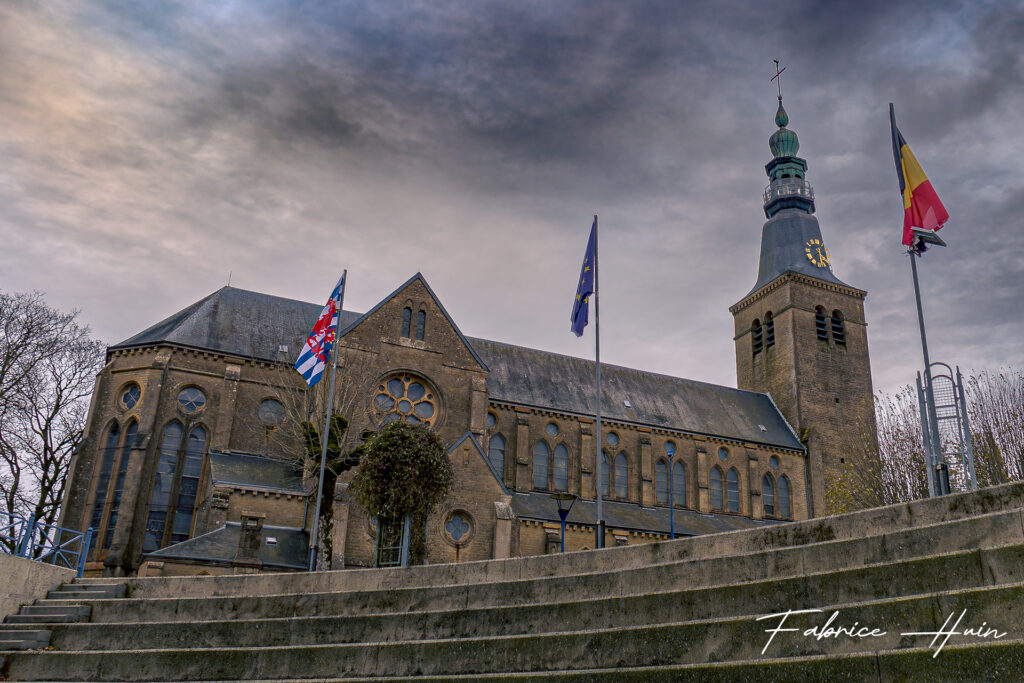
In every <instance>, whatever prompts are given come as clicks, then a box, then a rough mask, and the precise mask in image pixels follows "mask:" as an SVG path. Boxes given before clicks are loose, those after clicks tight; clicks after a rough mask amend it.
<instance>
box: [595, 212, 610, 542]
mask: <svg viewBox="0 0 1024 683" xmlns="http://www.w3.org/2000/svg"><path fill="white" fill-rule="evenodd" d="M598 242H599V240H598V239H597V216H596V215H595V216H594V392H595V393H596V394H597V433H596V434H595V436H594V442H595V443H596V444H597V446H596V457H597V467H596V468H595V469H596V471H597V482H596V486H595V489H596V490H597V528H596V529H595V530H594V534H595V539H594V547H595V548H603V547H604V512H603V510H602V506H601V482H602V481H603V480H602V479H601V442H602V440H603V439H602V433H601V299H600V297H599V296H598V272H597V264H598V258H597V245H598ZM605 476H607V475H605Z"/></svg>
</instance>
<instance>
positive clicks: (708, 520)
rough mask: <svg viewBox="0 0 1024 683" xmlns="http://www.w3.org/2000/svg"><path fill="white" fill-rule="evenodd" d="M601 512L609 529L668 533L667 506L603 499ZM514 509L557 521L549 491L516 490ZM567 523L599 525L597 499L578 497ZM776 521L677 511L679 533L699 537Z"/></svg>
mask: <svg viewBox="0 0 1024 683" xmlns="http://www.w3.org/2000/svg"><path fill="white" fill-rule="evenodd" d="M602 504H603V506H604V508H603V510H602V515H603V516H604V520H605V524H606V525H607V526H608V527H609V528H616V529H629V530H630V531H646V532H654V533H662V534H668V532H669V524H668V508H667V507H643V506H640V505H637V504H636V503H624V502H619V501H614V500H605V501H602ZM512 511H513V512H515V514H516V517H518V518H520V519H532V520H536V521H540V522H558V521H560V520H559V518H558V506H557V505H556V504H555V501H553V500H551V494H550V493H538V492H518V491H517V492H516V493H513V494H512ZM566 523H567V524H581V525H587V526H595V525H596V524H597V502H596V501H593V500H577V501H576V502H575V503H573V506H572V510H570V511H569V516H568V518H566ZM778 523H779V522H777V521H774V520H753V519H750V518H749V517H740V516H738V515H716V514H704V513H702V512H697V511H695V510H678V509H677V510H676V511H675V532H676V536H700V535H702V534H714V533H718V532H720V531H734V530H736V529H751V528H754V527H758V526H765V525H768V524H778Z"/></svg>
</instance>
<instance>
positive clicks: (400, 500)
mask: <svg viewBox="0 0 1024 683" xmlns="http://www.w3.org/2000/svg"><path fill="white" fill-rule="evenodd" d="M454 478H455V475H454V473H453V471H452V466H451V463H450V462H449V461H448V457H447V456H446V455H445V452H444V444H442V443H441V440H440V439H439V438H438V437H437V435H436V434H434V433H433V432H431V431H429V430H428V429H426V428H425V427H423V426H421V425H412V424H408V423H405V422H389V423H388V424H385V425H383V426H382V427H381V428H380V430H379V431H377V432H376V433H374V434H371V435H370V436H369V437H368V438H367V439H366V441H365V442H364V443H363V445H362V459H361V462H360V464H359V470H358V471H357V472H356V474H355V476H354V477H353V479H352V483H351V490H352V492H353V493H354V495H355V497H356V500H357V501H358V502H359V504H360V505H361V506H362V507H363V509H364V510H366V512H367V514H369V515H370V516H371V517H376V518H377V533H378V534H382V533H384V531H385V530H387V529H391V530H394V529H399V528H401V525H402V523H403V520H404V519H405V518H406V517H409V518H411V520H412V526H411V530H410V535H409V539H410V540H409V563H410V564H422V563H423V562H424V561H425V560H426V554H427V553H426V551H427V548H426V523H427V517H428V516H429V515H430V514H431V513H433V512H434V511H435V510H436V509H437V507H438V505H440V503H441V502H442V501H443V500H444V499H445V498H447V497H448V494H449V493H450V492H451V488H452V484H453V483H454Z"/></svg>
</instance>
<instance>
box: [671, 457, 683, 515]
mask: <svg viewBox="0 0 1024 683" xmlns="http://www.w3.org/2000/svg"><path fill="white" fill-rule="evenodd" d="M672 504H673V505H676V506H678V507H686V465H684V464H683V463H681V462H679V461H678V460H677V461H676V462H675V463H673V464H672Z"/></svg>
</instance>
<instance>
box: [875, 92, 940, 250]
mask: <svg viewBox="0 0 1024 683" xmlns="http://www.w3.org/2000/svg"><path fill="white" fill-rule="evenodd" d="M889 122H890V123H891V124H892V155H893V158H895V160H896V176H897V177H898V178H899V181H900V194H902V195H903V244H905V245H907V246H908V247H910V246H913V242H914V234H913V232H912V231H911V228H925V229H926V230H938V229H939V228H941V227H942V226H943V224H945V222H946V221H948V220H949V214H948V213H947V212H946V207H944V206H943V205H942V201H941V200H939V195H937V194H935V189H934V188H932V183H931V181H930V180H928V176H926V175H925V174H924V169H922V168H921V164H919V163H917V158H916V157H915V156H914V153H913V152H911V151H910V147H908V146H907V141H906V140H904V139H903V135H902V134H901V133H900V129H899V128H897V127H896V110H895V109H893V106H892V102H890V103H889Z"/></svg>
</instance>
